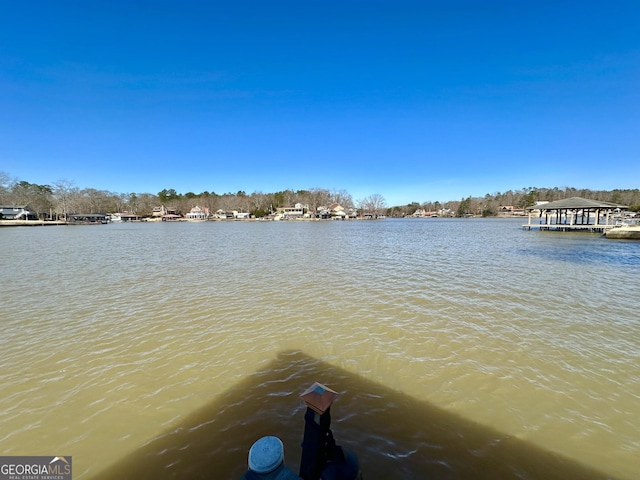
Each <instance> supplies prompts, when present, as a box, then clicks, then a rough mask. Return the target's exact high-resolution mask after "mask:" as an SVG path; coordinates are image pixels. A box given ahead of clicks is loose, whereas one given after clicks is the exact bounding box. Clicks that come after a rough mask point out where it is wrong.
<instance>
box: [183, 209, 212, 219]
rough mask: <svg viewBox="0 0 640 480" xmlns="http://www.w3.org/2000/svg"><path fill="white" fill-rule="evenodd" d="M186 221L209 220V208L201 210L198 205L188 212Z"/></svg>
mask: <svg viewBox="0 0 640 480" xmlns="http://www.w3.org/2000/svg"><path fill="white" fill-rule="evenodd" d="M186 218H187V220H200V221H205V220H209V208H208V207H204V208H201V207H199V206H198V205H196V206H195V207H193V208H192V209H191V210H189V213H187V215H186Z"/></svg>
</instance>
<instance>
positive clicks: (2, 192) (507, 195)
mask: <svg viewBox="0 0 640 480" xmlns="http://www.w3.org/2000/svg"><path fill="white" fill-rule="evenodd" d="M569 197H583V198H589V199H593V200H600V201H605V202H611V203H616V204H621V205H627V206H629V209H630V210H632V211H640V190H638V189H627V190H620V189H616V190H611V191H601V190H589V189H576V188H572V187H562V188H558V187H554V188H535V187H529V188H523V189H521V190H508V191H506V192H495V193H493V194H486V195H485V196H484V197H471V196H469V197H467V198H462V199H460V200H450V201H447V202H440V201H425V202H421V203H418V202H411V203H409V204H407V205H397V206H388V205H387V202H386V200H385V198H384V197H383V196H382V195H381V194H378V193H375V194H372V195H369V196H368V197H365V198H362V199H357V200H354V199H353V198H352V196H351V194H350V193H349V192H348V191H346V190H328V189H325V188H311V189H307V190H283V191H279V192H273V193H263V192H253V193H250V194H248V193H246V192H245V191H242V190H240V191H238V192H235V193H231V192H228V193H222V194H218V193H215V192H208V191H204V192H201V193H194V192H186V193H179V192H177V191H176V190H175V189H172V188H170V189H163V190H161V191H160V192H158V193H157V194H152V193H114V192H109V191H106V190H97V189H95V188H78V187H77V186H75V184H74V183H73V182H71V181H68V180H59V181H57V182H55V183H52V184H50V185H49V184H47V185H38V184H35V183H30V182H27V181H25V180H19V179H13V178H11V177H10V176H9V175H8V174H7V173H4V172H0V204H2V205H19V206H23V205H28V206H29V207H30V209H31V210H33V211H35V212H36V213H37V214H38V216H39V217H40V218H43V219H44V218H59V217H64V216H66V215H67V214H72V213H116V212H131V213H133V214H135V215H140V216H150V215H151V213H152V212H153V208H154V207H157V206H160V205H165V206H167V207H170V208H172V209H175V210H177V211H179V212H182V213H186V212H188V211H189V210H191V208H192V207H194V206H196V205H198V206H199V207H201V208H208V209H209V211H210V212H215V211H218V210H224V211H232V210H235V211H238V212H248V213H250V214H251V215H253V216H255V217H263V216H265V215H267V214H269V213H271V212H274V211H276V210H277V209H278V208H280V207H290V206H294V205H295V204H296V203H301V204H303V205H308V206H309V209H310V210H311V211H316V209H317V208H318V207H321V206H329V205H331V204H334V203H337V204H340V205H342V206H343V207H345V208H355V209H357V210H359V211H361V212H364V213H375V214H378V215H380V214H384V215H387V216H390V217H404V216H408V215H413V213H414V212H415V211H416V210H418V209H423V210H425V211H433V212H442V211H447V212H450V214H451V215H452V216H460V217H462V216H467V215H473V216H495V215H498V214H499V213H500V207H501V206H506V205H508V206H513V207H515V208H526V207H529V206H532V205H534V204H535V203H536V202H537V201H554V200H561V199H563V198H569Z"/></svg>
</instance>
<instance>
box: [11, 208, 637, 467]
mask: <svg viewBox="0 0 640 480" xmlns="http://www.w3.org/2000/svg"><path fill="white" fill-rule="evenodd" d="M519 226H520V222H518V221H509V220H479V219H469V220H450V219H424V220H422V219H412V220H386V221H379V222H376V221H371V222H284V223H261V222H257V223H243V222H230V223H225V222H223V223H182V224H121V225H115V224H114V225H106V226H91V227H47V228H11V229H6V228H5V229H2V230H1V231H0V239H1V241H2V244H3V246H4V247H5V251H7V252H13V253H12V254H11V255H5V256H3V257H2V259H0V267H1V272H2V273H1V274H0V275H1V277H0V278H2V286H3V292H4V294H3V295H4V296H3V300H2V310H1V321H2V323H3V332H4V335H3V336H0V352H1V353H0V366H1V367H2V368H1V369H0V381H1V382H2V385H3V393H4V395H3V396H2V397H0V425H1V426H2V428H1V429H0V450H2V451H3V452H4V453H3V454H5V455H51V454H67V455H72V456H73V458H74V466H75V471H74V474H75V475H74V478H93V477H95V476H96V475H97V476H99V477H100V478H134V477H143V478H158V477H168V476H173V477H174V478H186V477H189V478H205V477H207V478H237V477H239V476H240V475H241V474H242V472H243V471H244V468H245V465H246V453H247V450H248V448H249V446H250V445H251V443H252V442H253V441H254V440H255V439H256V438H258V437H259V436H261V435H263V434H276V435H278V436H280V437H281V438H282V439H283V440H284V441H285V448H286V456H287V462H288V463H289V464H290V465H295V466H297V461H298V459H299V443H300V440H301V435H302V423H303V422H302V405H301V403H300V402H299V400H298V398H297V395H298V394H299V393H300V392H301V391H302V390H303V389H304V387H306V386H308V384H310V383H312V382H313V381H315V380H318V381H321V382H323V383H326V384H327V385H329V386H331V387H332V388H334V389H337V390H338V391H340V392H341V393H342V396H341V397H340V399H339V400H338V402H337V403H336V405H335V412H334V414H333V421H334V426H333V429H334V433H335V434H336V437H337V439H338V441H343V442H344V443H345V444H348V445H349V446H352V447H353V450H355V451H356V452H357V453H358V455H359V457H360V458H361V460H362V461H363V464H364V466H365V468H364V470H365V478H425V477H429V476H431V477H432V478H489V477H491V478H505V477H507V478H508V477H512V478H602V477H603V476H610V477H614V478H622V479H631V478H636V477H638V474H639V473H640V468H639V467H638V464H637V460H636V459H637V458H638V456H639V454H640V433H639V432H640V428H639V427H640V425H639V424H638V420H637V419H638V418H640V402H639V401H638V400H639V399H640V391H639V390H638V389H639V387H638V385H640V382H639V380H640V371H639V367H637V365H638V364H639V362H638V356H639V352H640V334H639V333H638V328H637V327H638V320H637V318H638V317H637V309H638V300H637V285H638V279H637V271H638V265H640V243H637V242H636V243H633V242H618V241H612V240H607V239H604V238H601V237H598V236H595V235H590V234H572V235H567V234H563V233H559V232H558V233H555V232H524V231H522V230H521V229H520V228H519ZM281 352H285V353H281ZM302 352H304V353H302ZM367 466H370V470H369V473H367V470H368V469H367ZM127 472H129V473H127ZM145 472H147V473H145ZM187 472H188V473H187ZM596 472H604V473H603V474H602V475H599V474H598V473H596ZM378 475H379V476H378Z"/></svg>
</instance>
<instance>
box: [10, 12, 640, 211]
mask: <svg viewBox="0 0 640 480" xmlns="http://www.w3.org/2000/svg"><path fill="white" fill-rule="evenodd" d="M0 12H1V14H0V171H2V172H5V173H8V174H9V175H10V176H12V177H15V178H18V179H20V180H26V181H29V182H31V183H38V184H52V183H54V182H56V181H58V180H68V181H72V182H74V183H75V185H76V186H78V187H80V188H87V187H90V188H98V189H104V190H109V191H112V192H118V193H131V192H135V193H145V192H146V193H158V192H159V191H161V190H162V189H165V188H167V189H169V188H173V189H175V190H176V191H178V192H180V193H186V192H189V191H191V192H194V193H200V192H203V191H209V192H216V193H225V192H236V191H238V190H244V191H245V192H247V193H251V192H254V191H261V192H275V191H279V190H284V189H293V190H298V189H308V188H314V187H318V188H327V189H330V190H347V191H349V192H350V193H351V194H352V196H353V198H354V200H357V199H360V198H363V197H365V196H368V195H371V194H373V193H379V194H381V195H383V196H384V197H385V199H386V200H387V203H388V204H389V205H402V204H406V203H409V202H412V201H417V202H424V201H435V200H439V201H447V200H458V199H460V198H462V197H466V196H469V195H471V196H484V195H485V194H487V193H494V192H499V191H500V192H503V191H506V190H509V189H512V190H515V189H520V188H523V187H536V186H537V187H554V186H557V187H563V186H573V187H577V188H591V189H605V190H609V189H614V188H640V28H639V27H638V25H640V2H637V1H624V0H623V1H609V2H602V1H599V2H592V1H583V2H565V1H536V2H524V1H522V2H520V1H513V0H505V1H491V0H486V1H461V0H460V1H458V0H448V1H447V0H441V1H429V0H424V1H405V0H389V1H376V0H368V1H348V0H342V1H332V0H325V1H314V0H297V1H278V0H273V1H269V2H266V1H245V0H234V1H233V2H218V1H206V2H205V1H202V2H197V1H191V0H182V1H179V2H178V1H163V0H155V1H134V0H129V1H116V0H109V1H90V2H87V1H67V0H56V1H54V0H51V1H36V0H27V1H19V2H18V1H13V0H0Z"/></svg>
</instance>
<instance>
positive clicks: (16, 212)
mask: <svg viewBox="0 0 640 480" xmlns="http://www.w3.org/2000/svg"><path fill="white" fill-rule="evenodd" d="M0 220H38V215H37V214H36V213H35V212H33V211H32V210H30V209H29V207H28V206H26V205H0Z"/></svg>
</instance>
